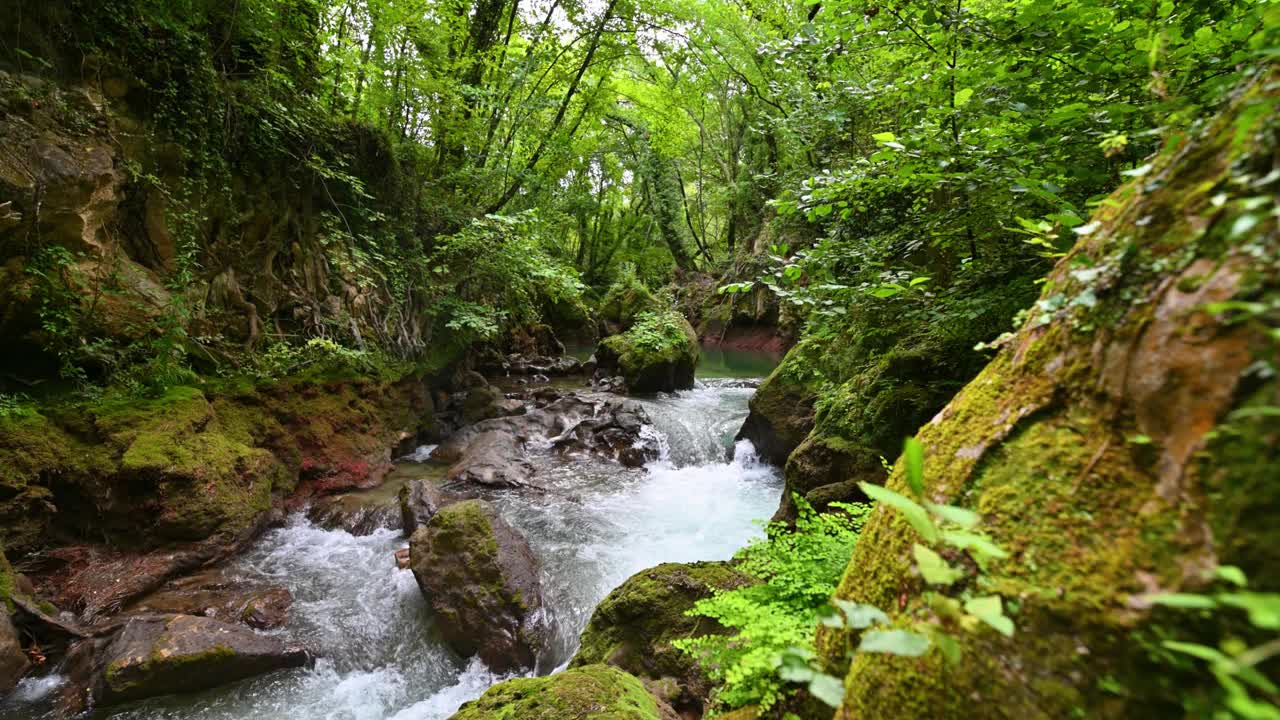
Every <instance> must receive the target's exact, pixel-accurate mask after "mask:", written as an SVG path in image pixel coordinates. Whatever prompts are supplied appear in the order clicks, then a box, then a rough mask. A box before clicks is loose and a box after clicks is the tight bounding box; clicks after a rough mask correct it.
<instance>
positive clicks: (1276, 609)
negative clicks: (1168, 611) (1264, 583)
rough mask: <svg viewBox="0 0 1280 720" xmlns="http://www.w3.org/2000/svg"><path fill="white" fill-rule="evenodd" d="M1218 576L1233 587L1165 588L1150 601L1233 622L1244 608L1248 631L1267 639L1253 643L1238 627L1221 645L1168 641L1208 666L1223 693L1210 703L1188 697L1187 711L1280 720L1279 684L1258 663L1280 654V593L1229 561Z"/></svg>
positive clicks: (1243, 719)
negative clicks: (1255, 587) (1253, 585)
mask: <svg viewBox="0 0 1280 720" xmlns="http://www.w3.org/2000/svg"><path fill="white" fill-rule="evenodd" d="M1214 574H1215V576H1216V578H1217V579H1218V580H1219V581H1222V582H1223V583H1225V584H1227V585H1229V586H1233V587H1231V589H1229V590H1226V591H1222V592H1217V593H1214V594H1204V595H1200V594H1190V593H1162V594H1158V595H1153V596H1148V597H1147V598H1146V600H1147V601H1148V602H1151V603H1153V604H1156V605H1163V606H1166V607H1170V608H1175V609H1179V610H1187V611H1195V612H1199V613H1201V615H1202V616H1204V617H1207V618H1209V619H1210V620H1214V621H1216V624H1218V625H1219V627H1224V628H1225V627H1230V624H1228V623H1227V622H1226V621H1227V616H1229V615H1235V614H1238V613H1239V612H1240V611H1243V613H1244V615H1245V617H1246V619H1247V620H1248V624H1249V626H1250V628H1249V631H1248V633H1247V634H1248V635H1261V636H1262V637H1265V638H1267V639H1266V640H1262V641H1260V642H1257V643H1256V644H1252V645H1251V644H1250V643H1248V642H1246V640H1245V639H1244V638H1241V637H1239V636H1237V635H1236V634H1235V633H1234V632H1230V633H1229V634H1226V635H1224V636H1223V637H1222V638H1221V639H1220V641H1219V643H1218V646H1217V647H1213V646H1210V645H1205V644H1202V643H1196V642H1187V641H1181V640H1165V641H1164V642H1163V643H1162V645H1163V647H1164V648H1165V649H1166V650H1170V651H1172V652H1174V653H1178V654H1181V655H1185V656H1189V657H1191V658H1195V659H1196V660H1200V661H1202V662H1204V663H1206V664H1207V665H1208V669H1209V672H1210V673H1212V675H1213V677H1214V679H1215V680H1216V681H1217V683H1218V688H1219V692H1218V694H1217V695H1216V696H1214V697H1212V698H1210V700H1209V703H1208V706H1207V707H1206V706H1205V705H1204V702H1203V700H1202V699H1200V698H1196V697H1187V698H1186V702H1187V704H1188V707H1187V710H1188V711H1189V712H1194V713H1199V714H1203V715H1205V716H1211V717H1214V718H1239V719H1240V720H1277V718H1280V687H1277V685H1276V683H1275V682H1274V681H1273V680H1271V679H1270V678H1269V677H1268V673H1267V671H1266V670H1263V669H1261V668H1260V666H1261V665H1262V664H1263V663H1265V662H1268V661H1270V660H1272V659H1273V658H1275V657H1276V656H1280V635H1278V634H1277V631H1280V594H1276V593H1264V592H1254V591H1250V590H1248V579H1247V578H1246V577H1245V574H1244V572H1243V571H1241V570H1240V568H1237V567H1233V566H1230V565H1224V566H1219V567H1218V568H1216V569H1215V573H1214Z"/></svg>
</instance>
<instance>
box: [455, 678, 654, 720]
mask: <svg viewBox="0 0 1280 720" xmlns="http://www.w3.org/2000/svg"><path fill="white" fill-rule="evenodd" d="M673 717H675V714H674V713H673V712H671V710H670V708H664V707H662V706H660V705H659V703H658V702H657V701H656V700H655V699H654V698H653V696H652V695H650V694H649V693H648V691H647V690H645V686H644V685H643V684H642V683H641V682H640V681H639V680H638V679H636V678H635V677H633V676H632V675H629V674H627V673H625V672H623V671H621V670H618V669H617V668H614V667H610V666H608V665H588V666H585V667H579V668H573V669H569V670H565V671H564V672H560V673H556V674H555V675H550V676H548V677H537V678H515V679H514V680H507V681H506V682H502V683H498V684H497V685H494V686H493V687H491V688H489V689H488V690H487V691H485V693H484V695H481V696H480V698H479V699H478V700H472V701H471V702H469V703H467V704H465V705H463V706H462V708H461V709H459V710H458V712H456V713H454V714H453V716H452V717H451V718H450V720H570V719H572V720H660V719H665V718H673Z"/></svg>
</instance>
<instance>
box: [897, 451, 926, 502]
mask: <svg viewBox="0 0 1280 720" xmlns="http://www.w3.org/2000/svg"><path fill="white" fill-rule="evenodd" d="M902 463H903V465H904V466H905V467H906V471H907V485H908V486H909V487H910V488H911V491H912V492H914V493H915V494H916V497H922V496H923V495H924V445H923V444H922V443H921V442H920V441H919V440H917V439H915V438H913V437H909V438H907V439H906V441H905V442H904V443H903V445H902Z"/></svg>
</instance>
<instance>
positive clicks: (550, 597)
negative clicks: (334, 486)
mask: <svg viewBox="0 0 1280 720" xmlns="http://www.w3.org/2000/svg"><path fill="white" fill-rule="evenodd" d="M744 358H745V359H744ZM716 360H717V361H716V362H715V363H709V366H708V368H707V369H708V370H709V372H707V373H704V374H703V376H702V377H700V379H699V381H698V383H697V386H696V387H695V388H694V389H691V390H687V391H681V392H678V393H674V394H671V395H664V396H659V397H657V398H648V399H642V400H641V402H643V404H644V405H645V406H646V408H647V410H648V412H649V414H650V417H651V418H652V420H653V426H652V428H650V430H651V431H652V432H654V433H655V434H656V435H657V437H658V438H659V439H660V442H661V445H662V447H663V452H662V456H661V457H660V458H659V459H658V460H656V461H653V462H651V463H649V464H648V465H647V466H646V467H644V468H639V469H626V468H623V467H621V466H619V465H617V464H615V463H612V462H608V461H603V460H599V459H592V458H582V457H576V458H563V457H558V456H555V455H552V454H551V453H549V452H541V451H539V450H538V449H536V448H535V449H534V450H533V453H532V454H533V457H532V461H533V462H534V464H535V467H536V468H537V470H538V475H537V477H538V479H539V480H538V481H539V483H540V484H542V485H544V486H546V487H548V488H549V489H551V490H552V491H553V492H548V493H533V492H521V491H518V490H515V491H506V492H500V493H493V494H492V495H490V496H489V499H490V500H492V501H494V502H495V503H496V504H497V505H498V507H499V509H500V511H501V512H502V514H503V517H505V518H506V519H507V520H508V522H510V523H511V524H512V525H514V526H515V527H517V528H519V529H520V530H521V531H522V532H523V533H524V534H525V536H526V537H527V538H528V540H529V542H530V544H531V546H532V547H533V550H534V552H535V554H536V555H537V556H538V558H539V560H540V562H541V565H542V575H543V577H542V581H543V587H544V592H545V596H546V601H547V607H548V608H549V609H550V612H551V614H552V626H553V628H554V633H553V645H552V652H551V656H552V658H553V661H552V662H550V663H548V667H544V668H539V671H540V672H550V671H554V670H555V669H556V667H557V666H563V664H564V663H566V662H567V661H568V660H569V658H570V657H572V654H573V652H574V651H575V650H576V646H577V640H578V635H579V633H580V632H581V631H582V629H583V627H585V625H586V623H587V621H588V620H589V619H590V617H591V613H592V611H593V609H594V608H595V606H596V604H598V603H599V602H600V600H601V599H603V598H604V596H605V595H606V594H607V593H608V592H609V591H610V590H611V589H613V588H614V587H616V586H618V585H619V584H621V583H622V582H623V581H624V580H626V579H627V578H628V577H629V576H631V575H632V574H634V573H636V572H638V571H640V570H643V569H644V568H647V567H651V566H653V565H657V564H659V563H663V562H688V561H694V560H721V559H727V558H729V557H731V556H732V555H733V553H734V552H735V551H736V550H738V549H739V548H741V547H742V546H743V545H745V544H746V543H747V542H748V541H750V540H751V538H752V537H754V536H757V535H759V534H760V533H761V532H762V528H761V525H760V520H761V519H762V518H768V517H769V516H770V515H772V514H773V511H774V510H775V508H776V507H777V502H778V495H779V492H780V491H781V480H780V478H779V475H778V472H777V470H776V469H774V468H772V467H770V466H768V465H766V464H763V463H761V462H759V461H757V459H756V456H755V453H754V451H753V449H752V448H751V446H750V444H749V443H746V442H742V443H738V444H737V446H736V447H735V446H734V442H733V436H734V434H735V433H736V431H737V429H738V427H739V426H740V425H741V424H742V421H743V419H744V418H745V417H746V413H747V400H748V398H750V396H751V393H752V392H754V391H753V389H752V387H751V384H750V383H744V382H743V381H741V380H740V379H736V378H734V377H724V376H741V375H744V374H748V373H750V372H751V371H752V370H759V369H760V368H761V367H763V366H762V365H761V364H760V363H761V362H762V361H761V360H760V359H758V358H747V357H746V356H744V357H743V358H730V361H729V362H726V361H725V358H724V357H723V356H721V357H718V358H717V359H716ZM734 362H737V363H738V364H737V365H736V366H734V364H733V363H734ZM742 362H748V363H755V364H754V365H750V366H746V367H744V366H743V365H742ZM763 369H764V371H765V372H767V367H764V368H763ZM755 374H756V375H759V374H761V373H760V372H756V373H755ZM707 375H720V376H721V377H707ZM419 472H420V473H423V474H426V475H430V474H436V473H438V472H439V468H438V467H433V466H431V465H429V464H423V463H415V462H413V461H406V462H405V463H404V464H402V466H401V467H400V469H399V470H398V473H400V474H410V475H412V474H414V473H419ZM405 545H406V540H405V538H404V537H403V536H402V535H401V534H400V533H399V532H398V531H391V530H380V531H378V532H375V533H374V534H372V535H368V536H363V537H358V536H353V535H351V534H349V533H347V532H344V531H341V530H324V529H321V528H319V527H317V526H315V525H313V524H311V523H310V522H309V521H307V520H306V519H305V518H304V517H302V516H296V517H293V518H291V519H290V521H289V522H288V524H287V525H286V526H285V527H283V528H280V529H277V530H273V531H271V532H269V533H267V534H266V535H264V536H263V537H262V538H261V540H259V541H258V542H257V543H256V544H255V545H254V547H253V548H252V549H250V550H249V551H248V552H247V553H246V554H245V555H243V556H242V557H241V558H239V559H238V560H237V561H236V563H235V565H234V571H235V574H236V575H237V576H238V577H240V578H243V580H244V581H245V582H250V583H259V584H260V583H268V584H274V585H283V586H285V587H287V588H288V589H289V590H290V592H291V593H292V594H293V598H294V604H293V609H292V613H291V617H290V621H289V623H288V625H287V626H286V627H285V628H284V629H283V630H281V631H279V632H280V633H281V634H283V635H284V636H286V637H288V638H289V639H290V640H292V641H295V642H298V643H300V644H302V645H304V646H306V647H307V648H308V649H310V650H311V651H312V652H313V653H314V654H315V655H316V656H317V657H318V658H319V659H318V660H317V662H316V664H315V666H314V667H313V668H310V669H305V670H293V671H284V672H278V673H274V674H272V675H268V676H264V677H260V678H256V679H252V680H247V681H244V682H241V683H238V684H234V685H231V686H227V687H222V688H218V689H215V690H211V691H208V692H204V693H200V694H196V695H185V696H173V697H168V698H161V699H157V700H151V701H147V702H144V703H141V704H137V705H133V706H126V707H124V708H113V709H111V710H110V711H101V712H99V713H98V714H97V715H95V717H98V718H112V719H113V720H170V719H172V720H177V719H179V718H182V719H188V720H242V719H248V718H271V719H278V720H304V719H305V720H316V719H317V718H326V719H329V720H444V718H447V717H449V716H450V715H451V714H452V713H453V712H454V711H456V710H457V708H458V707H459V706H460V705H461V704H462V703H464V702H466V701H467V700H470V699H473V698H475V697H477V696H479V695H480V694H481V693H482V692H484V690H485V689H486V688H487V687H489V686H490V685H492V684H493V683H495V682H498V681H500V680H502V679H504V677H502V676H497V675H495V674H493V673H490V672H489V671H488V669H487V668H485V667H484V665H483V664H481V663H480V662H479V661H476V660H472V661H469V662H468V661H467V660H466V659H464V658H460V657H457V656H456V655H455V654H454V653H452V652H451V651H450V650H449V649H448V648H446V647H445V646H444V644H443V643H441V642H440V641H439V640H438V639H436V638H435V637H434V634H433V632H432V618H431V615H430V612H429V611H428V609H427V604H426V602H425V601H424V599H423V597H422V595H421V593H420V592H419V590H418V587H417V585H416V584H415V582H414V579H413V575H412V573H411V572H409V571H408V570H398V569H396V567H395V563H394V561H393V552H394V551H395V550H396V549H398V548H401V547H404V546H405ZM52 684H53V683H52V681H50V680H38V679H29V680H27V681H25V682H24V685H23V686H22V687H21V688H20V689H19V691H18V693H16V694H15V696H14V697H12V698H10V699H9V700H8V701H6V705H5V706H4V707H2V708H0V717H3V718H5V720H9V719H14V720H16V719H17V718H23V719H24V720H25V719H28V718H39V717H43V716H44V715H45V713H44V711H43V710H42V709H41V706H42V704H43V703H42V702H41V700H42V697H41V696H42V695H44V694H45V693H47V692H48V691H49V689H50V687H51V685H52Z"/></svg>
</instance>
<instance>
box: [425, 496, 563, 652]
mask: <svg viewBox="0 0 1280 720" xmlns="http://www.w3.org/2000/svg"><path fill="white" fill-rule="evenodd" d="M409 556H410V564H411V567H412V569H413V576H414V578H415V579H416V580H417V581H418V587H420V588H421V589H422V593H423V595H425V596H426V598H427V602H428V603H430V605H431V608H432V610H434V611H435V614H436V617H437V618H438V620H439V628H440V632H441V635H443V636H444V639H445V641H446V642H448V643H449V645H450V646H451V647H452V648H453V649H454V650H456V651H457V652H458V653H459V654H461V655H464V656H472V655H479V656H480V659H481V660H483V661H484V662H485V664H486V665H488V666H489V668H490V669H491V670H493V671H494V672H508V671H510V670H514V669H517V668H532V667H534V666H535V665H536V661H537V659H538V653H539V650H540V649H541V647H542V643H543V640H544V636H545V627H544V621H543V619H542V618H543V614H544V609H543V606H542V586H541V583H540V581H539V578H538V561H537V559H536V558H535V557H534V555H533V551H532V550H530V549H529V544H528V543H527V542H526V541H525V539H524V537H522V536H521V535H520V533H518V532H517V531H516V530H515V529H514V528H512V527H511V526H510V525H508V524H507V522H506V521H505V520H503V519H502V518H501V517H500V516H499V515H498V512H497V510H496V509H495V508H494V507H493V505H491V504H489V503H487V502H485V501H483V500H466V501H463V502H460V503H456V504H454V505H449V506H448V507H445V508H444V509H442V510H441V511H440V512H439V513H437V514H436V516H435V517H433V518H432V519H431V522H430V523H428V524H427V526H426V527H424V528H419V529H418V531H417V532H415V533H414V534H413V537H412V538H410V540H409Z"/></svg>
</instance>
